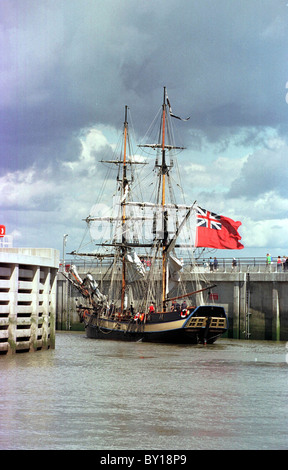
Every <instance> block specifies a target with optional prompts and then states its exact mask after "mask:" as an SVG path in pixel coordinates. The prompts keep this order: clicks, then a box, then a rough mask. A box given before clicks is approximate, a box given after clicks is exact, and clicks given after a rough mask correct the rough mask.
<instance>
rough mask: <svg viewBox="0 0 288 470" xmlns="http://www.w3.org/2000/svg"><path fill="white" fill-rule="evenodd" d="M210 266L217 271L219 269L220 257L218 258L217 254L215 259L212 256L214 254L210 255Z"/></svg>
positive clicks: (211, 269)
mask: <svg viewBox="0 0 288 470" xmlns="http://www.w3.org/2000/svg"><path fill="white" fill-rule="evenodd" d="M209 268H210V271H217V269H218V259H217V258H216V256H215V257H214V259H213V258H212V256H210V259H209Z"/></svg>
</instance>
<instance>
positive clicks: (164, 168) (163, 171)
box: [161, 87, 168, 311]
mask: <svg viewBox="0 0 288 470" xmlns="http://www.w3.org/2000/svg"><path fill="white" fill-rule="evenodd" d="M165 125H166V87H164V97H163V106H162V142H161V153H162V162H161V177H162V200H161V205H162V214H163V245H162V308H163V311H165V310H166V303H165V299H166V292H167V254H166V246H167V239H168V231H167V217H168V213H167V210H165V203H166V200H165V184H166V175H167V174H168V167H167V165H166V159H165Z"/></svg>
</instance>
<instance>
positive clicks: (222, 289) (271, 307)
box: [57, 269, 288, 341]
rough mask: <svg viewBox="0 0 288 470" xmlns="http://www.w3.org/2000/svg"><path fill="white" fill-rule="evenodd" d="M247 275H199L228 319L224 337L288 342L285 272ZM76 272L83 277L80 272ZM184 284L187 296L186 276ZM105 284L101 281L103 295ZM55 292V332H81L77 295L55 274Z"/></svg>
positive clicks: (98, 276) (287, 276) (287, 275)
mask: <svg viewBox="0 0 288 470" xmlns="http://www.w3.org/2000/svg"><path fill="white" fill-rule="evenodd" d="M251 271H252V272H250V270H246V271H245V272H239V271H238V272H231V269H229V272H224V271H218V272H205V273H204V272H203V274H205V278H206V280H207V281H208V282H211V284H214V283H215V284H216V285H217V287H215V288H214V289H213V291H212V292H213V295H214V300H211V303H212V302H214V303H215V304H219V305H223V306H224V307H225V309H226V312H227V314H228V318H229V331H228V337H230V338H235V339H245V338H246V339H250V338H251V339H259V340H276V341H279V340H281V341H288V272H279V273H278V272H269V271H267V270H266V271H265V270H264V269H263V271H261V272H259V270H258V269H257V270H254V271H253V270H251ZM78 272H79V274H80V275H81V276H82V277H84V275H83V274H82V272H81V269H79V271H78ZM91 272H92V274H93V276H94V278H95V279H96V280H97V281H98V282H99V285H101V279H103V274H104V272H103V270H102V273H101V272H100V271H99V270H98V271H97V270H95V271H94V272H93V271H92V270H91ZM197 275H199V272H198V273H197ZM189 276H191V275H189ZM192 276H193V274H192ZM195 276H196V274H195ZM186 282H187V291H188V292H189V291H191V286H189V281H188V276H187V281H186ZM107 284H108V283H106V282H104V281H103V283H102V287H103V292H105V289H106V288H107ZM192 290H193V289H192ZM57 291H58V295H57V298H58V301H57V328H58V325H59V329H64V330H65V329H72V330H73V329H82V328H83V325H81V324H80V323H79V321H78V315H77V313H76V308H75V307H76V301H75V299H76V298H78V299H80V295H79V293H78V292H77V291H76V290H74V289H73V288H71V286H70V287H69V286H68V282H67V281H66V280H65V279H64V277H63V275H62V274H61V273H59V274H58V287H57Z"/></svg>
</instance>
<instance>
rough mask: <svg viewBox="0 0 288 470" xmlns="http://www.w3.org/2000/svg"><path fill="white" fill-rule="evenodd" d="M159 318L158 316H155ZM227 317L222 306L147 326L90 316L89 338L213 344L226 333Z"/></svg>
mask: <svg viewBox="0 0 288 470" xmlns="http://www.w3.org/2000/svg"><path fill="white" fill-rule="evenodd" d="M155 316H156V314H155ZM227 325H228V321H227V317H226V314H225V311H224V309H223V308H221V307H215V306H211V307H209V306H205V307H204V306H203V307H198V308H196V309H195V310H194V311H193V312H192V313H191V314H190V315H189V316H187V318H181V317H180V316H179V315H178V318H177V316H175V315H174V316H170V318H169V320H167V321H164V320H162V321H159V316H158V317H157V321H156V319H155V317H154V318H151V319H150V321H149V322H147V323H145V324H141V323H140V324H139V323H132V324H131V322H125V321H123V322H120V321H116V320H108V319H97V317H93V316H92V317H91V318H90V320H89V322H88V323H87V324H86V335H87V337H88V338H93V339H105V340H107V339H110V340H119V341H134V342H135V341H143V342H153V343H174V344H199V343H203V344H206V343H207V344H212V343H214V342H215V341H216V339H217V338H219V337H220V336H222V335H223V334H224V333H225V332H226V331H227Z"/></svg>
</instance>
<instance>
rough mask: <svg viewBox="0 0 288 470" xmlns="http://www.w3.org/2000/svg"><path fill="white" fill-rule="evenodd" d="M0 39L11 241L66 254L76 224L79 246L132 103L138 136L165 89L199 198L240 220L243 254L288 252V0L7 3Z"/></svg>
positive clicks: (0, 175) (2, 159) (0, 154)
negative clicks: (180, 118) (104, 163)
mask: <svg viewBox="0 0 288 470" xmlns="http://www.w3.org/2000/svg"><path fill="white" fill-rule="evenodd" d="M0 46H1V59H0V87H1V101H0V133H1V145H0V197H1V220H0V224H4V225H6V232H7V233H8V234H13V236H14V246H25V247H27V246H33V247H52V248H57V249H59V250H60V252H61V253H62V241H63V234H64V233H68V235H69V236H68V240H67V247H66V249H67V251H70V250H73V249H77V248H78V246H79V243H80V241H81V238H82V237H83V234H84V230H85V224H84V222H83V221H82V219H83V218H84V217H86V216H87V215H88V214H89V211H90V208H91V206H92V204H93V202H94V200H96V198H97V193H98V190H99V188H100V187H101V174H102V173H101V170H100V169H99V163H97V159H98V160H99V159H100V158H102V157H103V153H104V151H105V153H106V154H107V153H108V154H109V152H110V153H111V152H112V150H113V148H114V147H115V144H116V142H117V139H118V136H119V132H120V133H121V131H122V125H123V118H124V116H123V115H124V106H125V105H126V104H127V105H129V107H130V109H131V114H132V116H133V125H134V129H135V135H136V138H138V137H139V139H140V137H141V136H142V134H143V133H144V132H145V131H146V130H147V127H148V126H149V123H150V121H151V119H153V118H154V115H155V113H156V112H157V110H158V107H159V106H161V102H162V95H163V86H167V90H168V94H169V98H170V101H171V103H172V104H173V111H174V112H175V113H176V114H180V115H184V116H187V115H190V116H191V118H190V120H189V121H188V122H185V123H180V122H177V127H178V128H179V129H180V127H181V129H180V131H181V135H182V139H183V142H184V144H185V146H186V147H187V150H186V151H185V152H183V153H182V154H181V157H179V158H182V160H181V161H180V160H179V164H180V165H181V172H182V174H183V179H184V180H183V184H184V185H185V187H186V188H188V187H189V191H191V202H193V201H194V200H195V199H197V201H198V203H199V204H200V205H201V206H202V207H205V208H207V209H211V210H212V211H214V212H216V213H219V214H222V215H226V216H228V217H231V218H233V219H235V220H240V221H241V222H242V226H241V227H240V233H241V235H242V242H243V244H244V245H245V249H244V250H242V251H241V252H240V253H239V255H241V256H265V254H266V252H267V251H269V252H271V253H272V254H273V255H274V256H277V255H278V254H280V255H284V254H288V184H287V181H288V171H287V158H288V144H287V131H288V97H286V95H288V88H287V87H288V6H287V0H241V2H240V1H237V0H201V1H199V0H189V1H187V0H178V1H177V2H175V1H174V0H173V1H172V0H137V1H135V0H125V1H123V0H105V1H103V0H1V2H0ZM179 126H180V127H179ZM189 191H188V194H189ZM227 256H229V253H227Z"/></svg>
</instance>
